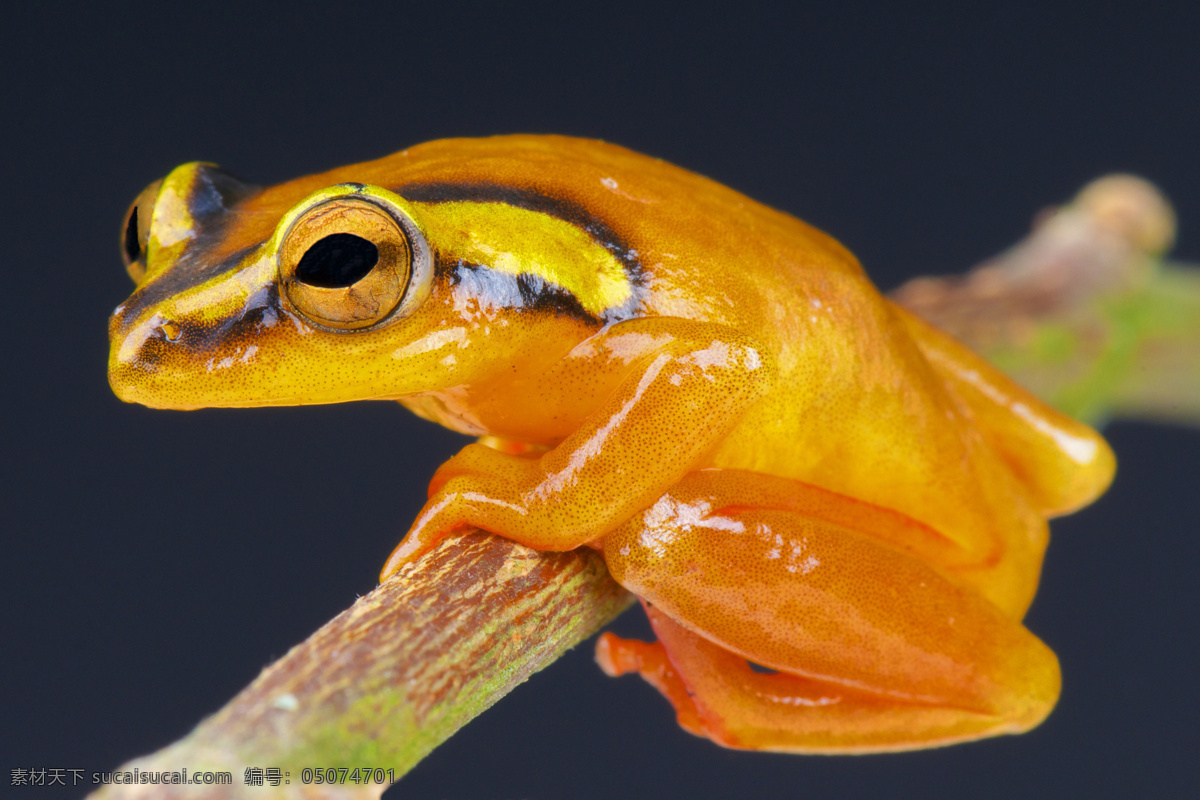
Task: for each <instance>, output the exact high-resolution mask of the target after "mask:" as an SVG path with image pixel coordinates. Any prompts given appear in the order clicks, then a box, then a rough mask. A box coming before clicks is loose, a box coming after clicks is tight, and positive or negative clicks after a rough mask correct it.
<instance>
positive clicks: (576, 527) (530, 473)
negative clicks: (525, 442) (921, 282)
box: [382, 317, 775, 578]
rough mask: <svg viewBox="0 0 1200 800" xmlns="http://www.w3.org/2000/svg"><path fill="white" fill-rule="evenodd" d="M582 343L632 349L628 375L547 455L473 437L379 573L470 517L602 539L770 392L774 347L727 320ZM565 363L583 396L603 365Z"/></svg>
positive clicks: (618, 329) (594, 349)
mask: <svg viewBox="0 0 1200 800" xmlns="http://www.w3.org/2000/svg"><path fill="white" fill-rule="evenodd" d="M576 350H578V351H586V352H588V353H594V354H595V358H596V359H602V358H603V359H606V360H607V361H606V363H611V362H613V361H614V360H621V359H625V360H626V367H625V371H626V372H628V376H627V377H626V378H625V379H624V380H623V381H622V382H621V383H620V384H619V385H618V386H617V388H616V390H615V391H613V392H612V393H611V395H610V396H608V397H607V398H606V399H605V400H603V401H602V402H601V403H600V404H599V406H598V408H597V410H596V411H595V412H594V413H592V414H591V415H590V416H589V417H588V418H587V419H586V420H585V422H584V423H583V424H582V425H581V426H580V427H579V429H578V430H576V431H574V432H573V433H572V434H570V435H569V436H568V437H567V438H566V439H565V440H564V441H563V442H562V443H561V444H559V445H558V446H557V447H555V448H554V449H552V450H550V451H548V452H546V453H544V454H542V455H541V456H540V457H539V458H529V457H522V456H516V455H510V454H507V453H502V452H499V451H496V450H493V449H492V448H489V447H485V446H483V445H469V446H467V447H466V448H464V449H463V451H462V452H460V453H459V454H458V455H456V456H455V457H454V458H453V459H451V460H450V461H448V462H447V463H446V464H444V465H443V466H442V468H441V469H439V470H438V472H437V475H436V476H435V478H434V481H433V483H432V484H431V486H430V497H429V500H428V502H427V503H426V504H425V507H424V509H422V511H421V513H420V515H418V517H417V520H416V522H414V523H413V526H412V529H411V530H410V531H409V533H408V535H407V537H406V538H405V539H404V541H403V542H401V544H400V545H399V546H398V547H397V548H396V550H395V551H394V552H393V553H392V555H391V557H390V558H389V559H388V561H387V564H386V565H385V566H384V568H383V572H382V578H387V577H388V576H389V575H391V574H392V573H393V572H395V571H396V570H397V569H399V567H400V566H401V565H402V564H404V563H405V562H407V561H410V560H412V559H414V558H416V557H417V556H419V555H420V554H421V553H423V552H425V551H426V550H428V549H429V548H430V547H432V546H433V545H434V544H436V542H437V541H438V540H439V539H441V538H442V537H443V536H444V535H446V534H447V533H449V532H451V531H453V530H455V529H459V528H463V527H467V526H475V527H479V528H483V529H484V530H487V531H491V532H493V533H496V534H499V535H501V536H504V537H506V538H509V539H513V540H515V541H518V542H521V543H522V544H525V545H528V546H530V547H535V548H538V549H543V550H570V549H574V548H576V547H579V546H581V545H583V544H586V543H588V542H592V541H595V540H597V539H599V538H600V537H601V536H603V535H604V534H605V533H607V532H608V531H610V530H612V529H613V528H615V527H616V526H617V525H619V524H620V523H621V522H623V521H624V520H626V519H628V518H629V517H630V516H631V515H633V514H634V513H636V512H637V511H638V510H640V509H642V508H645V507H646V506H648V505H650V504H651V503H652V502H654V500H655V499H656V498H657V497H659V496H660V495H661V494H662V493H663V491H665V490H666V489H667V488H668V487H669V486H671V485H672V484H674V483H675V482H677V481H678V480H679V479H680V478H681V477H683V475H685V474H686V473H687V472H688V471H689V470H691V469H694V468H695V466H696V465H697V463H698V462H699V461H700V459H701V458H702V457H703V455H704V454H705V453H706V452H707V451H709V450H710V449H711V448H712V447H713V446H714V444H716V443H717V442H718V441H719V440H720V438H721V437H722V436H724V435H725V434H726V433H727V432H728V431H729V429H730V428H732V427H733V425H734V424H735V423H736V422H737V420H738V419H739V418H740V417H741V415H742V414H743V413H744V412H745V410H746V409H747V407H748V406H749V405H750V404H751V403H753V402H754V401H755V400H757V399H758V398H760V397H762V396H763V395H764V394H765V393H766V392H768V391H769V389H770V386H771V383H772V381H773V379H774V375H775V368H774V364H773V362H772V361H771V360H770V357H769V355H768V354H767V353H766V352H765V350H764V348H763V347H762V346H761V345H759V344H758V343H757V342H755V341H753V340H752V339H750V338H748V337H746V336H744V335H742V334H740V333H738V332H737V331H734V330H732V329H730V328H727V327H725V326H722V325H716V324H711V323H699V322H692V321H689V320H681V319H674V318H662V317H659V318H647V319H638V320H631V321H628V322H623V323H620V324H618V325H614V326H611V327H610V328H608V329H606V330H604V331H602V332H600V333H598V334H597V335H596V336H595V337H592V338H591V339H589V340H588V341H586V342H584V343H583V344H581V345H580V347H578V348H576ZM574 352H575V351H573V353H574ZM568 362H569V364H568V366H566V367H564V368H563V369H562V370H561V371H560V374H557V375H555V376H553V378H554V381H555V383H556V384H557V385H560V386H567V387H571V386H572V385H573V382H574V381H576V380H578V381H579V390H578V391H579V392H580V394H587V393H588V392H590V391H591V389H590V388H589V387H587V386H586V382H587V381H588V380H589V379H590V377H589V376H590V375H591V374H593V373H594V372H596V371H597V369H596V365H595V364H592V363H589V361H588V360H587V359H584V358H569V359H568ZM568 391H569V390H568ZM563 402H570V396H569V395H568V396H566V397H565V398H564V401H563Z"/></svg>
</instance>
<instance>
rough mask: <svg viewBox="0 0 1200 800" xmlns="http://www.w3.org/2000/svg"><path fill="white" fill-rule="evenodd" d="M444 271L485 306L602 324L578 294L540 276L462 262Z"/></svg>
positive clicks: (443, 266)
mask: <svg viewBox="0 0 1200 800" xmlns="http://www.w3.org/2000/svg"><path fill="white" fill-rule="evenodd" d="M442 271H443V272H444V273H445V274H446V276H447V279H448V281H449V283H450V285H451V286H454V287H461V289H460V291H464V292H465V293H466V294H468V295H470V296H471V297H474V298H476V299H477V300H478V301H479V302H480V304H481V305H490V306H493V307H495V308H500V309H523V308H527V309H530V310H532V311H540V312H549V313H552V314H555V315H558V316H565V317H571V318H573V319H577V320H579V321H581V322H585V323H587V324H589V325H598V324H600V323H601V320H599V319H597V318H596V317H594V316H593V315H591V314H589V313H588V312H587V310H585V309H584V307H583V306H582V305H580V303H579V299H578V298H577V297H575V295H573V294H571V293H570V292H569V291H567V290H566V289H564V288H563V287H561V286H558V285H556V284H553V283H549V282H548V281H545V280H543V279H542V278H539V277H538V276H537V275H530V274H522V275H513V274H511V273H508V272H502V271H500V270H496V269H489V268H488V267H483V266H480V265H478V264H470V263H467V262H466V261H461V260H460V261H455V262H451V263H448V264H444V265H442Z"/></svg>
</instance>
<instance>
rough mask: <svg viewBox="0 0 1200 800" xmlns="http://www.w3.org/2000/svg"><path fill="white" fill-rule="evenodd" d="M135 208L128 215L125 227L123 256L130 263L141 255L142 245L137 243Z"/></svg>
mask: <svg viewBox="0 0 1200 800" xmlns="http://www.w3.org/2000/svg"><path fill="white" fill-rule="evenodd" d="M137 211H138V210H137V206H134V208H133V211H131V212H130V213H129V223H128V224H127V225H126V226H125V255H126V256H128V257H129V260H130V261H137V258H138V256H140V255H141V254H142V243H141V242H139V241H138V231H137V228H138V226H137Z"/></svg>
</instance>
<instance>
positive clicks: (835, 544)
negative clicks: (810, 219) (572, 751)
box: [110, 136, 1113, 752]
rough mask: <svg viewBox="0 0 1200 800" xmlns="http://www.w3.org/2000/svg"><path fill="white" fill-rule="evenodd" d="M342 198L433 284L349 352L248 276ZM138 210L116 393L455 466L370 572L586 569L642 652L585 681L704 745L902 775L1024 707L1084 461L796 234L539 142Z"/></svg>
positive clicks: (216, 177) (1000, 385)
mask: <svg viewBox="0 0 1200 800" xmlns="http://www.w3.org/2000/svg"><path fill="white" fill-rule="evenodd" d="M351 181H352V182H357V183H361V184H369V185H371V186H374V187H380V188H379V192H380V195H379V196H380V197H383V196H385V195H386V197H389V198H394V200H389V202H393V205H394V207H395V208H398V209H400V212H398V213H403V214H406V215H408V216H409V217H411V220H412V222H413V223H414V224H415V226H416V227H417V228H419V230H420V231H421V235H422V236H423V237H424V239H425V240H427V241H428V245H429V248H430V250H431V252H432V253H433V258H434V263H435V268H434V269H433V271H432V273H431V277H430V278H429V282H428V285H426V286H424V287H423V288H422V291H425V292H428V296H427V297H424V299H422V300H421V302H420V303H415V304H413V307H411V308H408V307H406V308H405V309H404V310H403V313H401V314H397V315H394V316H391V317H388V316H384V317H382V318H381V319H380V320H379V321H378V323H377V324H374V326H373V327H367V328H366V329H364V330H357V331H353V332H347V331H335V330H328V329H325V328H323V327H321V326H320V325H316V324H314V323H313V322H312V320H311V319H308V318H306V316H305V313H304V309H303V308H298V307H296V306H294V305H293V301H291V300H289V298H288V295H287V292H286V291H281V290H280V287H279V285H278V284H279V280H280V279H279V272H280V268H279V265H278V263H277V262H278V257H277V254H278V253H279V252H280V247H281V243H282V242H283V241H284V240H285V239H286V236H287V227H286V225H284V224H283V223H282V222H281V220H284V219H285V218H286V217H287V215H288V214H292V215H293V216H294V215H295V214H298V213H301V212H302V211H303V209H304V208H305V202H313V201H305V198H306V197H307V196H309V195H310V194H312V193H313V192H316V191H320V190H324V189H327V187H330V186H332V185H334V184H341V183H345V182H351ZM338 191H341V190H338ZM346 191H351V190H349V189H347V190H346ZM354 191H357V190H354ZM372 191H374V190H372ZM150 202H151V201H144V203H145V205H143V206H142V208H144V209H145V210H144V211H143V212H142V213H144V214H152V217H153V221H152V223H151V225H150V228H149V239H148V240H147V243H146V245H145V248H144V251H143V252H141V253H140V255H138V258H140V259H141V260H140V261H138V260H137V259H134V260H133V263H132V266H131V268H130V271H131V274H135V276H136V275H138V274H139V272H140V273H144V274H142V277H141V281H140V283H139V287H138V290H137V292H135V294H134V295H133V297H131V298H130V300H129V301H127V302H126V303H125V304H124V305H123V306H122V307H120V308H118V310H117V311H116V312H115V313H114V316H113V322H112V326H111V331H112V343H113V345H112V358H111V361H110V380H111V382H112V385H113V387H114V389H115V390H116V391H117V393H118V394H119V395H120V396H121V397H122V398H124V399H126V400H132V401H137V402H143V403H146V404H148V405H156V406H168V407H179V408H193V407H198V406H204V405H238V406H247V405H270V404H294V403H323V402H339V401H345V400H353V399H363V398H391V399H397V400H399V401H401V402H402V403H404V404H406V405H407V406H408V407H410V408H411V409H412V410H414V411H415V412H416V413H418V414H421V415H422V416H425V417H427V418H430V419H433V420H435V421H437V422H440V423H442V424H445V425H447V426H449V427H452V428H454V429H456V430H460V431H464V432H467V433H471V434H474V435H479V436H484V437H486V439H485V440H484V441H485V443H484V444H475V445H469V446H468V447H467V448H465V449H464V450H463V451H462V452H461V453H459V454H458V455H457V456H455V457H454V458H453V459H451V460H450V461H449V462H447V463H446V464H445V465H443V466H442V468H441V469H439V470H438V472H437V474H436V475H435V476H434V478H433V481H432V483H431V485H430V496H429V502H428V503H427V505H426V507H425V509H424V510H423V511H422V513H421V514H420V516H419V517H418V519H417V521H416V522H415V523H414V525H413V527H412V529H411V531H410V533H409V535H408V537H406V539H405V540H404V542H403V543H402V544H401V545H400V546H399V547H398V548H397V550H396V552H395V553H393V555H392V557H391V558H390V559H389V561H388V564H387V566H386V567H385V569H384V576H385V577H386V576H387V575H388V574H390V573H392V572H394V571H395V569H396V568H397V567H398V566H399V565H400V564H401V563H403V562H405V561H406V560H409V559H412V558H415V557H416V556H417V555H419V554H420V553H421V552H423V551H424V550H425V549H427V548H428V547H429V546H431V545H432V544H433V543H434V542H436V541H437V540H438V539H439V538H440V537H442V536H444V535H445V534H447V533H449V532H451V531H453V530H455V529H458V528H461V527H464V526H466V525H476V526H479V527H482V528H484V529H486V530H489V531H493V532H495V533H498V534H500V535H503V536H507V537H509V538H512V539H515V540H518V541H521V542H523V543H525V544H528V545H531V546H533V547H538V548H542V549H554V550H564V549H571V548H574V547H578V546H581V545H584V544H591V545H592V546H595V547H598V548H601V549H602V550H603V552H604V556H605V559H606V561H607V563H608V564H609V567H610V569H611V570H612V572H613V575H614V577H616V578H617V579H618V580H619V581H621V582H622V583H623V584H624V585H625V586H626V587H628V588H629V589H630V590H632V591H633V592H634V593H635V594H638V595H639V596H640V597H642V598H643V600H645V601H647V602H649V603H651V604H653V606H654V608H653V610H652V611H651V620H652V622H653V623H654V626H655V629H656V630H657V631H658V633H659V636H660V640H661V643H660V644H656V645H643V644H640V643H633V642H622V641H621V640H618V639H616V638H615V637H606V638H605V639H604V640H603V641H602V647H601V662H602V664H603V665H604V666H605V668H606V669H608V670H609V671H610V672H612V673H613V674H617V673H620V672H626V671H639V672H641V673H642V674H643V675H644V676H645V677H647V679H648V680H651V681H652V682H654V683H655V684H656V685H658V686H659V687H660V688H661V689H662V690H663V691H664V694H666V695H667V696H668V698H669V699H671V701H672V702H673V703H674V704H675V706H676V709H677V711H678V713H679V716H680V721H681V723H682V724H684V726H685V727H687V728H688V729H689V730H692V731H694V732H697V733H702V734H705V735H708V736H710V737H712V738H713V739H714V740H716V741H718V742H720V743H722V744H726V745H729V746H737V747H749V748H768V749H778V750H788V751H800V752H865V751H868V750H889V749H904V748H913V747H926V746H934V745H939V744H947V743H950V742H954V741H961V740H963V739H969V738H978V737H980V736H986V735H994V734H997V733H1004V732H1014V731H1020V730H1025V729H1028V728H1029V727H1032V726H1033V725H1035V724H1037V722H1039V721H1040V720H1041V719H1042V718H1043V717H1044V716H1045V714H1047V713H1048V712H1049V710H1050V708H1051V707H1052V706H1053V703H1054V701H1055V699H1056V697H1057V693H1058V670H1057V663H1056V661H1055V659H1054V656H1053V654H1052V653H1051V652H1050V651H1049V650H1048V649H1046V647H1045V646H1044V645H1042V644H1041V642H1039V641H1038V640H1037V639H1036V638H1035V637H1033V635H1032V634H1030V633H1029V632H1028V631H1027V630H1026V629H1025V628H1024V627H1022V626H1021V624H1020V619H1021V617H1022V615H1023V614H1024V612H1025V609H1026V608H1027V607H1028V605H1029V602H1030V601H1031V599H1032V597H1033V594H1034V591H1035V589H1036V586H1037V578H1038V573H1039V570H1040V566H1041V558H1042V552H1043V550H1044V548H1045V544H1046V536H1047V533H1046V530H1047V529H1046V522H1045V520H1046V518H1047V517H1048V516H1050V515H1053V514H1058V513H1065V512H1068V511H1071V510H1074V509H1075V508H1078V507H1080V506H1081V505H1084V504H1086V503H1088V502H1090V501H1091V500H1092V499H1094V498H1095V497H1096V496H1097V495H1098V494H1099V493H1100V492H1101V491H1103V489H1104V488H1105V487H1106V486H1107V484H1108V482H1109V480H1110V479H1111V476H1112V471H1113V458H1112V454H1111V452H1110V451H1109V449H1108V448H1107V446H1106V445H1105V443H1104V441H1103V440H1102V439H1101V438H1100V437H1099V436H1098V435H1096V434H1095V433H1094V432H1093V431H1091V430H1090V429H1088V428H1086V427H1084V426H1082V425H1079V424H1078V423H1075V422H1073V421H1071V420H1069V419H1066V418H1064V417H1062V416H1061V415H1058V414H1057V413H1055V412H1054V411H1052V410H1051V409H1049V408H1047V407H1045V406H1044V405H1042V404H1041V403H1040V402H1038V401H1037V400H1036V399H1035V398H1033V397H1031V396H1030V395H1028V394H1027V393H1026V392H1024V391H1022V390H1021V389H1019V388H1018V387H1016V386H1015V385H1013V384H1012V383H1011V382H1009V381H1008V380H1007V379H1005V378H1004V377H1003V376H1002V375H1000V374H998V373H996V372H995V371H994V370H993V369H992V368H990V367H989V366H987V365H986V364H984V363H982V362H981V361H980V360H979V359H978V358H977V357H975V356H974V355H973V354H971V353H969V352H968V351H966V350H965V349H964V348H962V347H961V346H960V345H958V344H957V343H955V342H953V341H952V340H950V339H949V338H948V337H946V336H944V335H943V334H941V333H939V332H938V331H936V330H934V329H932V328H930V327H929V326H927V325H925V324H924V323H922V322H921V321H919V320H916V319H914V318H912V317H910V316H908V315H906V314H905V313H904V312H902V311H901V310H899V309H897V308H896V307H895V306H893V305H892V304H890V303H889V302H887V301H886V300H884V299H883V298H882V297H881V296H880V295H879V294H878V292H877V291H876V290H875V289H874V287H873V286H872V285H871V283H870V282H869V280H868V279H867V278H866V276H865V275H864V274H863V272H862V270H861V268H860V267H859V266H858V263H857V262H856V261H855V259H854V257H853V256H852V255H851V254H850V253H848V252H847V251H846V250H845V249H844V248H843V247H841V246H840V245H839V244H838V243H837V242H836V241H834V240H833V239H831V238H830V237H828V236H827V235H825V234H823V233H821V232H819V231H817V230H815V229H813V228H811V227H810V226H808V225H805V224H804V223H803V222H800V221H799V220H796V219H794V218H792V217H789V216H787V215H786V214H782V213H780V212H777V211H774V210H772V209H769V208H767V207H765V206H762V205H760V204H758V203H755V202H754V201H752V200H750V199H748V198H746V197H744V196H742V195H740V194H738V193H737V192H734V191H733V190H731V189H728V188H726V187H724V186H721V185H719V184H716V183H713V182H712V181H709V180H707V179H705V178H703V177H700V176H698V175H695V174H692V173H689V172H686V171H684V170H681V169H679V168H677V167H673V166H671V165H669V164H666V163H664V162H662V161H658V160H655V159H651V158H647V157H645V156H641V155H638V154H635V153H632V152H630V151H628V150H624V149H622V148H619V147H616V146H613V145H608V144H604V143H600V142H592V141H584V140H576V139H569V138H563V137H538V136H513V137H497V138H492V139H480V140H446V141H439V142H432V143H429V144H425V145H421V146H419V147H414V148H411V149H409V150H406V151H403V152H401V153H397V154H395V155H393V156H389V157H388V158H384V159H381V160H379V161H374V162H369V163H367V164H360V165H355V166H350V167H343V168H341V169H338V170H334V171H332V172H329V173H325V174H323V175H315V176H309V177H307V178H301V179H297V180H295V181H292V182H289V183H286V184H282V185H280V186H276V187H272V188H269V189H265V190H261V191H260V190H257V189H254V188H252V187H245V186H242V185H240V184H237V183H235V182H232V180H231V179H229V178H227V177H226V176H224V175H223V173H217V172H215V171H213V170H212V169H211V168H208V167H203V166H197V165H188V166H186V167H181V168H179V169H178V170H176V171H175V172H173V173H172V174H171V175H170V176H168V177H167V178H166V179H165V180H164V182H163V188H162V189H160V190H159V191H158V194H157V199H155V200H152V205H151V204H150ZM132 255H135V254H133V253H131V256H132ZM664 647H665V648H666V649H665V650H664V649H663V648H664ZM734 654H736V655H734ZM747 658H748V659H751V660H753V661H755V662H758V663H761V664H765V665H768V666H770V667H772V668H773V669H775V670H778V671H779V673H778V674H774V675H766V674H762V673H758V672H754V671H752V670H750V668H749V667H748V666H747V665H746V662H745V660H744V659H747ZM764 687H765V688H764ZM789 692H791V693H792V694H789ZM797 693H798V694H797ZM806 693H807V694H806ZM770 698H773V699H770ZM780 698H784V699H780ZM787 698H790V699H787ZM813 698H817V699H816V700H814V699H813Z"/></svg>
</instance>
